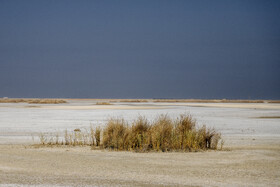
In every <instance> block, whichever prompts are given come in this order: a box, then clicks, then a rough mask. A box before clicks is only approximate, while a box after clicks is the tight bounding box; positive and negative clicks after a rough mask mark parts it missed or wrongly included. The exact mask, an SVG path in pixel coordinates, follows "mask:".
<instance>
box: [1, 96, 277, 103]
mask: <svg viewBox="0 0 280 187" xmlns="http://www.w3.org/2000/svg"><path fill="white" fill-rule="evenodd" d="M67 100H69V101H73V100H79V101H96V102H98V101H106V102H112V103H115V102H131V103H145V102H154V103H158V102H160V103H280V100H262V99H256V100H254V99H252V100H248V99H96V98H7V97H4V98H0V103H36V102H38V103H40V102H41V103H44V102H45V101H47V102H46V104H48V103H50V104H51V103H54V104H58V103H65V102H67Z"/></svg>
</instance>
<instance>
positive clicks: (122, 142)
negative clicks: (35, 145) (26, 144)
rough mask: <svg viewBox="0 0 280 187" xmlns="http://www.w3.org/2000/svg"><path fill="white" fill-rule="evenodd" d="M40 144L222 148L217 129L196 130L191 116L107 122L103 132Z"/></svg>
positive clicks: (82, 132) (76, 132)
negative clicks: (130, 121) (129, 121)
mask: <svg viewBox="0 0 280 187" xmlns="http://www.w3.org/2000/svg"><path fill="white" fill-rule="evenodd" d="M39 138H40V142H41V145H70V146H84V145H87V146H92V148H104V149H110V150H118V151H137V152H146V151H162V152H165V151H198V150H208V149H213V150H216V149H218V144H219V143H220V145H221V148H222V146H223V143H224V142H223V141H220V140H221V134H220V133H218V132H217V131H216V130H215V129H214V128H206V126H205V125H204V126H202V127H196V121H195V120H194V119H193V118H192V116H191V115H185V114H183V115H180V116H179V117H178V118H177V119H176V120H172V119H171V118H170V117H169V116H168V115H160V116H159V117H158V118H157V119H155V120H154V121H153V122H149V121H148V120H147V119H146V118H145V117H143V116H139V117H138V118H137V119H136V120H134V121H133V122H132V124H130V125H129V124H128V123H127V122H126V121H125V120H124V119H114V118H111V119H109V120H108V122H107V124H106V125H105V127H104V129H103V130H102V129H101V128H100V127H96V128H95V129H94V128H93V127H90V130H89V131H87V130H86V129H84V130H81V129H75V130H74V131H67V130H66V131H65V133H64V139H63V138H59V136H58V135H55V136H54V135H44V134H41V135H40V137H39Z"/></svg>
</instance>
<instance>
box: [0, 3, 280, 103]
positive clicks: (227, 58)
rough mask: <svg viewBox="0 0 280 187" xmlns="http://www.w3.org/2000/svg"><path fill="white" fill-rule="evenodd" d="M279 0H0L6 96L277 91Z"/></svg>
mask: <svg viewBox="0 0 280 187" xmlns="http://www.w3.org/2000/svg"><path fill="white" fill-rule="evenodd" d="M279 73H280V1H272V0H263V1H258V0H251V1H248V0H240V1H238V0H234V1H230V0H220V1H216V0H211V1H209V0H205V1H197V0H193V1H185V0H182V1H179V0H170V1H164V0H147V1H143V0H141V1H140V0H139V1H131V0H130V1H113V0H112V1H103V0H102V1H101V0H100V1H93V0H88V1H87V0H76V1H71V0H59V1H57V0H45V1H38V0H34V1H30V0H25V1H22V0H18V1H16V0H0V97H4V96H7V97H75V98H202V99H212V98H220V99H223V98H228V99H280V74H279Z"/></svg>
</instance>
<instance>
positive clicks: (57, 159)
mask: <svg viewBox="0 0 280 187" xmlns="http://www.w3.org/2000/svg"><path fill="white" fill-rule="evenodd" d="M182 112H187V113H190V114H192V115H193V116H194V117H195V118H196V119H197V122H198V124H206V125H209V126H211V127H215V128H216V129H218V130H219V131H220V132H222V134H223V139H224V140H225V146H224V147H225V148H224V150H223V151H206V152H191V153H182V152H169V153H157V152H151V153H134V152H113V151H107V150H91V148H90V147H36V146H32V144H33V143H36V142H32V138H31V135H33V136H34V134H36V133H39V132H45V131H48V132H56V131H62V130H64V129H65V128H68V129H69V130H71V129H74V128H76V127H78V128H83V127H85V128H86V127H89V125H90V124H91V123H92V125H95V124H99V125H101V126H102V124H104V122H106V119H107V118H108V116H121V117H124V118H125V119H128V120H131V119H134V118H135V116H137V115H145V116H147V118H148V119H153V118H154V117H155V116H156V115H158V114H161V113H168V114H169V115H170V116H171V117H175V116H178V115H179V114H180V113H182ZM279 116H280V105H279V104H265V103H261V104H252V103H242V104H236V103H223V104H220V103H218V104H211V103H115V104H114V105H108V106H97V105H94V104H92V102H91V101H75V100H74V101H72V100H71V102H69V103H67V104H59V105H41V104H40V105H34V104H32V105H31V104H10V103H8V104H0V186H280V182H279V181H280V123H279V122H280V119H279V118H278V117H279ZM260 117H270V118H260ZM35 141H36V140H35Z"/></svg>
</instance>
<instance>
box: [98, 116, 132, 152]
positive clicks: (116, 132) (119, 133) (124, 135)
mask: <svg viewBox="0 0 280 187" xmlns="http://www.w3.org/2000/svg"><path fill="white" fill-rule="evenodd" d="M128 131H129V128H128V125H127V123H126V122H125V121H124V119H113V118H112V119H110V120H109V121H108V123H107V125H106V127H105V129H104V130H103V147H104V148H109V149H113V150H128V148H129V146H128V145H129V141H128V135H129V132H128Z"/></svg>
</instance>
